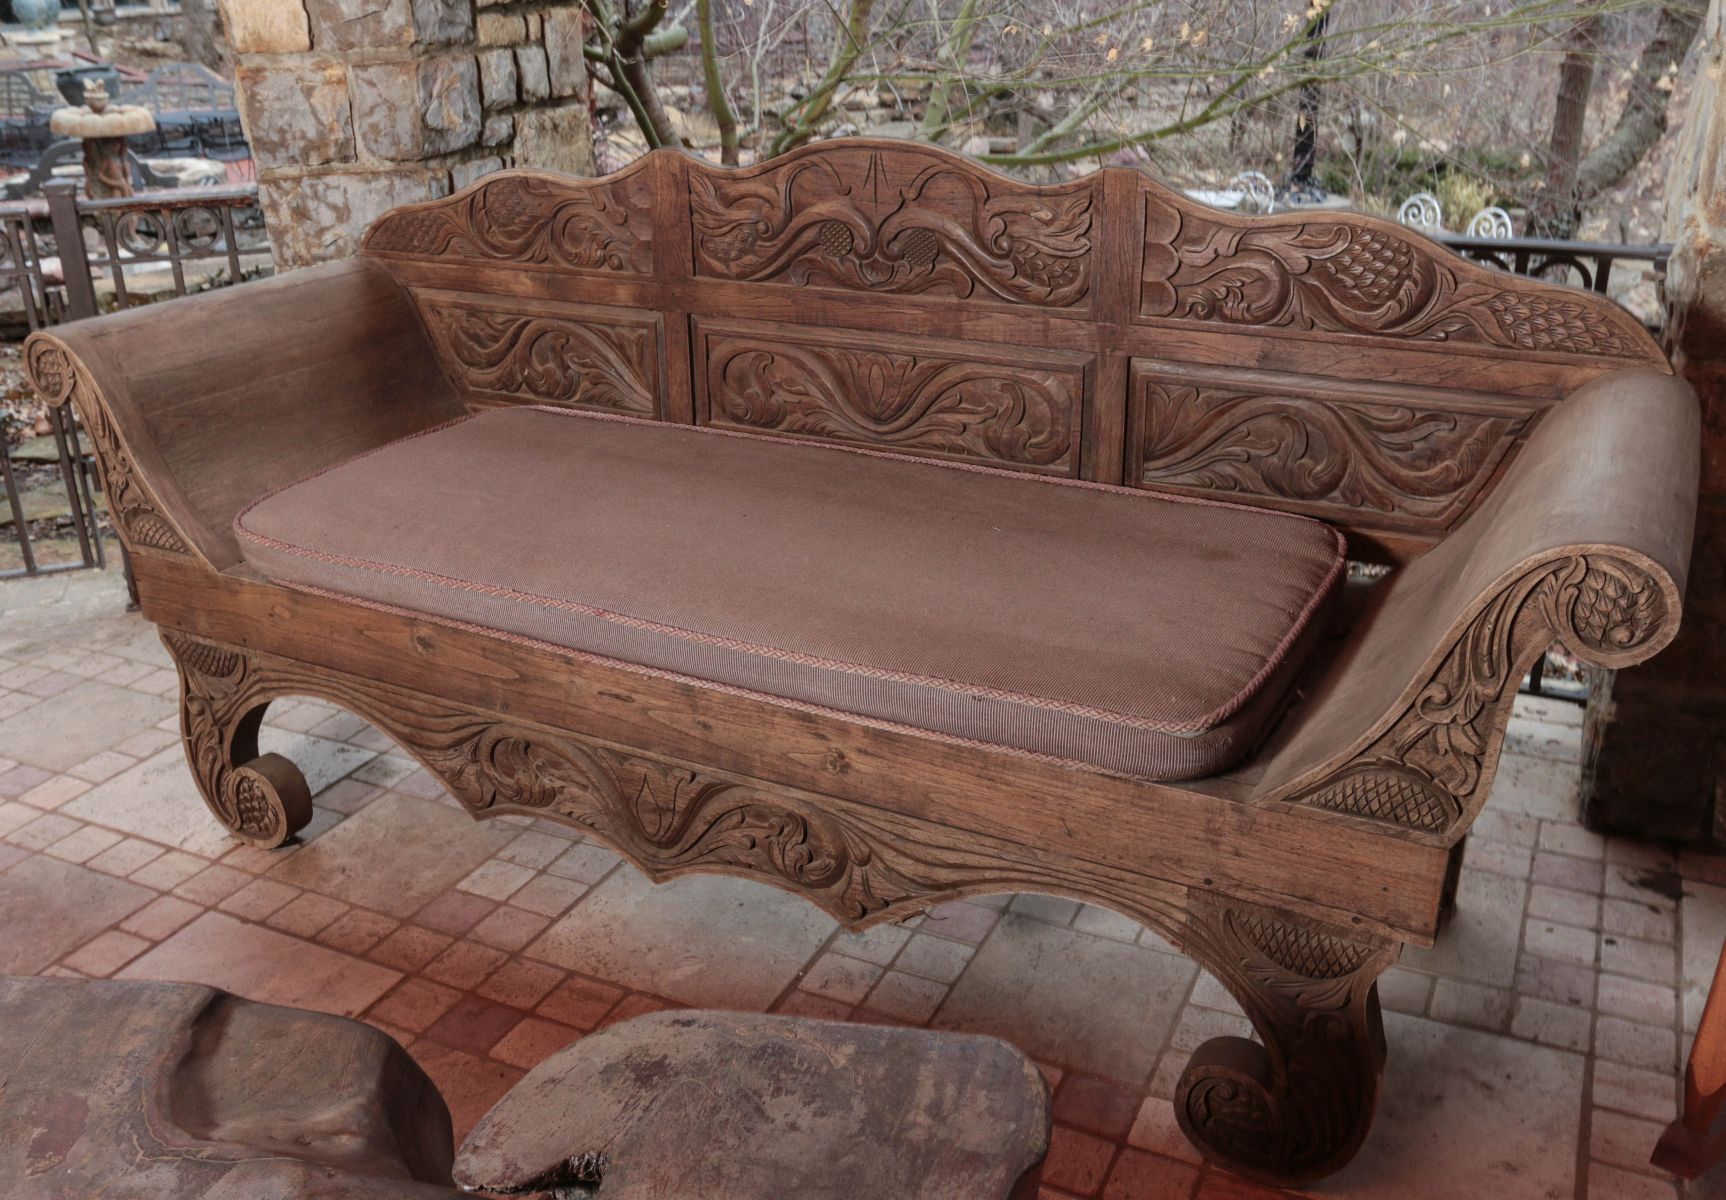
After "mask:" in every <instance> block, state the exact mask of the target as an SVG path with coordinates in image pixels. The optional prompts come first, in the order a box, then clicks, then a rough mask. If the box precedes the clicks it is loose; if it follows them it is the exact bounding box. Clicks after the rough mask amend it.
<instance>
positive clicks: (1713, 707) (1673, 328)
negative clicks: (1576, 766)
mask: <svg viewBox="0 0 1726 1200" xmlns="http://www.w3.org/2000/svg"><path fill="white" fill-rule="evenodd" d="M1702 38H1703V40H1702V43H1701V53H1702V56H1703V58H1702V64H1701V69H1700V70H1698V71H1697V73H1696V85H1695V86H1696V90H1695V93H1694V96H1693V98H1692V100H1691V102H1690V111H1689V112H1688V113H1686V114H1685V116H1684V124H1683V126H1682V127H1681V129H1680V138H1679V148H1678V153H1677V155H1676V156H1675V158H1674V161H1673V167H1672V174H1671V175H1670V176H1669V177H1668V179H1667V181H1666V220H1665V227H1664V228H1663V229H1662V231H1661V238H1662V240H1664V241H1670V242H1671V243H1672V260H1671V263H1670V265H1669V267H1668V269H1667V276H1666V311H1667V321H1666V330H1667V343H1668V344H1667V349H1668V350H1669V351H1670V352H1671V354H1672V360H1673V362H1674V363H1675V364H1676V365H1677V367H1678V370H1679V371H1680V372H1682V373H1683V375H1684V377H1685V378H1686V379H1688V380H1689V381H1690V384H1691V386H1692V387H1694V388H1695V389H1696V394H1697V396H1698V398H1699V399H1700V400H1701V402H1702V446H1701V451H1702V494H1701V497H1700V500H1699V502H1698V505H1697V510H1696V540H1695V543H1694V548H1693V549H1692V551H1691V559H1690V581H1689V586H1688V587H1687V588H1686V590H1685V594H1684V624H1683V626H1682V627H1681V629H1680V630H1679V633H1678V637H1677V640H1675V641H1674V642H1673V643H1672V645H1670V646H1669V647H1667V648H1666V649H1665V650H1664V651H1662V652H1661V653H1660V655H1659V656H1658V657H1656V658H1654V659H1653V660H1652V661H1650V662H1648V663H1645V664H1644V665H1642V666H1640V667H1636V668H1634V669H1632V670H1628V671H1623V672H1621V673H1619V674H1618V675H1616V676H1615V677H1609V678H1608V679H1607V680H1605V681H1603V682H1604V683H1605V684H1606V686H1604V687H1600V688H1597V689H1596V691H1595V695H1594V696H1593V697H1591V698H1590V701H1589V711H1588V719H1587V723H1586V726H1585V738H1584V746H1583V750H1584V767H1585V770H1584V776H1583V788H1584V794H1583V817H1584V819H1585V820H1586V821H1587V822H1588V824H1589V825H1590V826H1591V827H1593V828H1595V829H1598V830H1601V831H1602V832H1611V833H1623V834H1630V835H1633V836H1641V837H1648V838H1655V839H1659V840H1663V841H1677V842H1684V843H1688V844H1692V845H1698V844H1709V843H1712V844H1714V845H1726V786H1723V785H1726V5H1723V4H1722V0H1713V4H1712V5H1711V6H1710V8H1709V11H1708V16H1707V18H1706V19H1705V20H1704V22H1703V25H1702Z"/></svg>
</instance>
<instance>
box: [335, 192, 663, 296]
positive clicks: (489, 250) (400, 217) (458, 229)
mask: <svg viewBox="0 0 1726 1200" xmlns="http://www.w3.org/2000/svg"><path fill="white" fill-rule="evenodd" d="M652 206H653V187H652V182H651V172H650V171H649V170H647V169H643V168H631V169H626V170H625V171H622V172H620V173H618V174H616V175H612V176H608V177H606V178H604V179H591V180H589V179H565V178H561V177H558V176H552V175H539V174H535V173H533V172H514V171H505V172H499V173H498V174H496V175H493V176H490V177H489V178H487V179H486V180H485V181H484V182H482V183H480V184H479V185H478V186H477V187H475V188H474V189H472V190H471V191H467V192H463V193H460V194H458V195H456V196H452V197H450V198H448V199H446V200H434V201H431V202H430V203H427V204H416V205H410V206H408V207H405V208H400V209H397V210H395V211H393V212H390V213H387V214H385V215H384V216H383V217H381V218H379V220H378V222H377V224H376V225H374V226H372V230H371V232H370V233H369V234H368V235H367V237H366V242H365V248H366V250H367V251H368V252H370V253H376V254H398V255H403V256H407V257H412V258H453V259H472V260H477V261H483V262H512V263H530V264H535V265H542V266H557V267H566V268H570V269H573V270H577V271H604V272H619V273H625V274H636V275H645V274H650V273H651V272H652V270H653V226H652V211H653V207H652Z"/></svg>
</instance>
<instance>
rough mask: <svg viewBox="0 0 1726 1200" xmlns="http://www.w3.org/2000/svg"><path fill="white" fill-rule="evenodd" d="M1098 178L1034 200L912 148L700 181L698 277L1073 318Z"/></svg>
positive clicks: (1085, 289)
mask: <svg viewBox="0 0 1726 1200" xmlns="http://www.w3.org/2000/svg"><path fill="white" fill-rule="evenodd" d="M1096 195H1097V188H1096V187H1095V181H1094V180H1090V179H1087V180H1083V181H1081V182H1078V183H1074V184H1071V185H1067V186H1065V187H1061V188H1032V187H1027V186H1026V185H1024V184H1021V183H1017V182H1015V181H1013V180H1010V179H1006V178H1004V177H1002V176H998V175H994V174H993V173H991V172H987V171H982V170H979V169H977V168H976V167H975V166H973V165H970V164H967V163H964V162H963V161H962V160H959V159H955V158H953V157H951V156H948V155H943V154H936V153H930V152H924V151H918V150H914V149H912V148H911V147H909V146H907V147H904V148H901V149H896V150H895V151H894V152H893V153H891V154H889V153H886V152H884V151H883V150H881V149H880V148H878V147H870V148H858V149H845V148H834V149H830V150H827V151H825V152H824V153H822V154H821V155H819V156H813V155H800V156H794V157H789V158H787V159H785V160H781V161H777V162H774V163H771V164H768V165H767V166H766V167H764V168H761V169H758V170H753V171H745V172H722V171H717V170H712V169H704V168H697V169H695V170H694V171H693V172H692V173H691V178H690V204H691V215H692V218H693V221H694V234H695V269H696V273H697V274H698V275H706V276H711V277H714V278H717V279H735V280H752V281H759V282H773V283H786V284H794V285H798V286H808V287H828V288H847V289H855V290H858V291H873V292H888V293H913V294H929V295H935V296H953V297H957V298H959V299H967V298H976V299H979V300H995V301H1003V302H1007V303H1011V304H1024V305H1035V306H1038V307H1043V308H1054V309H1070V308H1076V307H1079V306H1081V305H1086V304H1088V303H1089V301H1090V298H1091V293H1092V283H1093V273H1094V266H1093V263H1094V255H1093V253H1092V232H1093V224H1094V220H1095V214H1094V211H1093V209H1094V201H1095V198H1096Z"/></svg>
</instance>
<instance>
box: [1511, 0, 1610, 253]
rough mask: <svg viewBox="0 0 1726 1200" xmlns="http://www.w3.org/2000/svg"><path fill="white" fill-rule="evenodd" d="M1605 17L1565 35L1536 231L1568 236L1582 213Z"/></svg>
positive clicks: (1583, 21) (1535, 214)
mask: <svg viewBox="0 0 1726 1200" xmlns="http://www.w3.org/2000/svg"><path fill="white" fill-rule="evenodd" d="M1605 21H1606V18H1605V17H1604V16H1602V15H1601V14H1600V13H1595V14H1593V15H1591V16H1587V17H1583V18H1582V19H1581V20H1580V21H1578V22H1577V23H1576V24H1575V26H1574V27H1572V29H1571V31H1570V33H1569V35H1568V36H1567V37H1566V38H1565V47H1566V49H1565V52H1564V61H1563V63H1561V64H1560V65H1559V68H1558V99H1557V102H1556V103H1555V104H1554V106H1553V110H1552V135H1551V137H1550V139H1549V140H1548V143H1547V151H1546V190H1545V191H1544V192H1542V193H1541V195H1540V198H1539V200H1538V201H1537V202H1536V203H1535V204H1534V206H1533V210H1532V212H1531V213H1530V216H1531V218H1532V221H1533V225H1534V229H1533V231H1532V232H1533V233H1534V234H1535V235H1536V236H1537V237H1559V238H1564V237H1569V236H1570V235H1571V234H1573V233H1575V232H1576V225H1577V222H1578V221H1579V220H1580V219H1581V212H1580V209H1581V204H1580V201H1579V198H1578V195H1577V191H1576V173H1577V170H1578V168H1579V167H1580V166H1581V163H1582V135H1583V131H1584V128H1585V126H1586V124H1587V121H1588V100H1589V97H1590V96H1591V95H1592V94H1593V92H1594V61H1595V56H1596V55H1597V54H1598V52H1599V44H1600V31H1601V28H1602V26H1603V25H1604V24H1605Z"/></svg>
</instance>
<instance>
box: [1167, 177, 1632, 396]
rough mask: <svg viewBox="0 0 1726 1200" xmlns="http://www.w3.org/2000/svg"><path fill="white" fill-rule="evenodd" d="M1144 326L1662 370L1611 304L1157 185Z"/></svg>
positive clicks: (1372, 226)
mask: <svg viewBox="0 0 1726 1200" xmlns="http://www.w3.org/2000/svg"><path fill="white" fill-rule="evenodd" d="M1143 186H1144V188H1145V237H1146V243H1147V244H1146V249H1145V258H1144V265H1143V270H1142V274H1141V282H1140V304H1139V311H1140V315H1141V316H1144V317H1147V318H1152V319H1173V320H1187V321H1203V322H1210V323H1220V324H1225V325H1245V326H1253V327H1256V328H1273V329H1275V328H1281V329H1290V330H1300V331H1305V330H1321V331H1325V332H1330V333H1346V334H1365V335H1371V336H1377V337H1390V338H1397V339H1403V340H1412V341H1425V342H1459V343H1466V344H1470V345H1481V346H1492V347H1496V348H1499V349H1503V350H1516V351H1528V352H1535V353H1560V354H1576V355H1587V356H1590V357H1600V358H1618V359H1626V360H1636V361H1642V362H1648V363H1651V364H1654V363H1662V364H1663V362H1664V359H1663V358H1662V357H1661V355H1660V351H1659V348H1658V347H1657V346H1655V345H1654V343H1653V341H1652V340H1651V339H1650V338H1649V337H1648V334H1647V331H1646V330H1644V329H1643V328H1642V327H1641V325H1640V324H1639V323H1638V322H1637V321H1636V319H1635V318H1634V317H1633V316H1631V315H1630V314H1629V313H1628V312H1626V311H1625V310H1624V309H1622V308H1620V307H1619V306H1618V305H1616V304H1614V303H1612V302H1611V301H1609V300H1607V299H1606V298H1605V297H1602V296H1595V295H1592V294H1589V293H1585V292H1578V291H1574V290H1572V289H1568V288H1564V287H1560V286H1557V285H1553V284H1545V283H1539V282H1535V281H1531V280H1525V279H1508V278H1506V277H1505V276H1503V275H1501V274H1497V273H1494V272H1492V271H1491V270H1489V269H1487V268H1484V267H1479V266H1475V265H1472V264H1467V263H1464V262H1462V261H1461V260H1459V259H1455V258H1454V257H1453V256H1451V255H1449V254H1446V253H1444V252H1443V251H1441V250H1439V249H1437V248H1435V247H1433V246H1430V245H1428V244H1426V243H1425V242H1424V241H1422V240H1420V239H1417V238H1416V237H1414V236H1413V235H1407V234H1404V233H1403V232H1402V231H1401V230H1400V229H1399V228H1398V227H1397V226H1394V225H1390V224H1388V223H1385V222H1377V221H1369V220H1363V219H1361V218H1358V217H1349V216H1339V215H1330V214H1325V215H1313V216H1302V217H1287V218H1281V219H1278V218H1270V217H1259V218H1255V219H1253V220H1251V221H1250V222H1248V221H1238V220H1228V219H1224V218H1221V217H1218V216H1217V215H1215V214H1211V213H1207V212H1204V211H1202V210H1200V209H1198V208H1196V207H1194V206H1191V205H1188V204H1186V203H1185V202H1183V201H1179V200H1177V199H1176V198H1174V197H1173V196H1172V195H1170V194H1169V193H1167V192H1165V191H1163V190H1162V189H1160V188H1157V187H1156V186H1155V185H1153V184H1150V183H1149V182H1146V183H1145V184H1144V185H1143Z"/></svg>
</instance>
